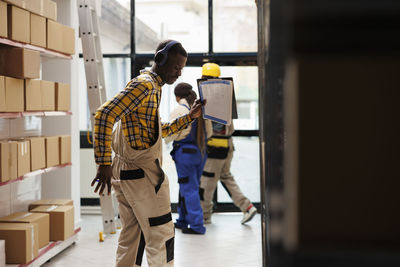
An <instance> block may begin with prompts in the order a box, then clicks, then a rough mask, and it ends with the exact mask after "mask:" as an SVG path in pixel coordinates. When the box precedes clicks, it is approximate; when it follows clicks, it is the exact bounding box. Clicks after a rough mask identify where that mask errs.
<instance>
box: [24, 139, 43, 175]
mask: <svg viewBox="0 0 400 267" xmlns="http://www.w3.org/2000/svg"><path fill="white" fill-rule="evenodd" d="M27 139H28V140H29V142H30V145H31V148H30V150H31V171H36V170H39V169H43V168H46V144H45V138H44V137H41V136H36V137H28V138H27Z"/></svg>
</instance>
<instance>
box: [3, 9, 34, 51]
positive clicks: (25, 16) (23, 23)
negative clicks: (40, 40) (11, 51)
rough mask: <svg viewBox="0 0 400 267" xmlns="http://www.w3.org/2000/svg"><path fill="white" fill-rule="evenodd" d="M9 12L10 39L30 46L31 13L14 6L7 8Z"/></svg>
mask: <svg viewBox="0 0 400 267" xmlns="http://www.w3.org/2000/svg"><path fill="white" fill-rule="evenodd" d="M7 11H8V13H7V22H8V25H7V28H8V38H10V39H11V40H14V41H17V42H22V43H27V44H29V42H30V40H31V33H30V29H31V26H30V23H31V20H30V13H29V11H27V10H24V9H22V8H19V7H16V6H12V5H9V6H8V7H7Z"/></svg>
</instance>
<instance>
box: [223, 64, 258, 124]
mask: <svg viewBox="0 0 400 267" xmlns="http://www.w3.org/2000/svg"><path fill="white" fill-rule="evenodd" d="M221 77H232V78H233V83H234V87H235V97H236V106H237V111H238V119H237V120H233V125H234V126H235V129H236V130H256V129H258V68H257V67H255V66H249V67H221Z"/></svg>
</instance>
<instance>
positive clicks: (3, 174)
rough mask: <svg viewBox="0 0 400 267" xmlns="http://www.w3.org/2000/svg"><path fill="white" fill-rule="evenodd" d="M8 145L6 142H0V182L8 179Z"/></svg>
mask: <svg viewBox="0 0 400 267" xmlns="http://www.w3.org/2000/svg"><path fill="white" fill-rule="evenodd" d="M9 163H10V146H9V145H8V143H7V142H0V182H1V183H4V182H7V181H8V180H10V175H9Z"/></svg>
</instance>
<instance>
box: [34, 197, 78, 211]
mask: <svg viewBox="0 0 400 267" xmlns="http://www.w3.org/2000/svg"><path fill="white" fill-rule="evenodd" d="M73 205H74V201H73V200H72V199H40V200H36V201H35V202H32V203H31V204H29V210H33V209H34V208H37V207H39V206H73Z"/></svg>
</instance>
